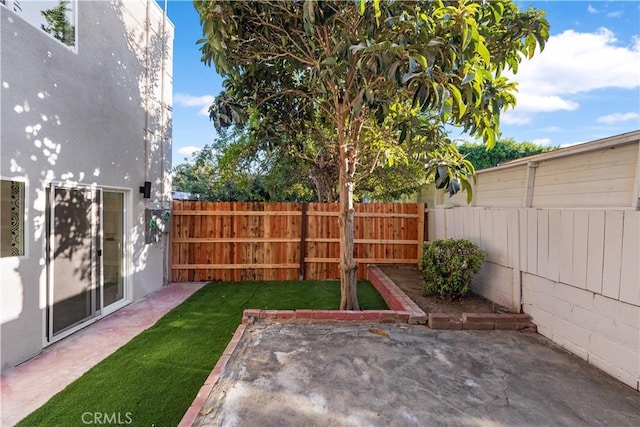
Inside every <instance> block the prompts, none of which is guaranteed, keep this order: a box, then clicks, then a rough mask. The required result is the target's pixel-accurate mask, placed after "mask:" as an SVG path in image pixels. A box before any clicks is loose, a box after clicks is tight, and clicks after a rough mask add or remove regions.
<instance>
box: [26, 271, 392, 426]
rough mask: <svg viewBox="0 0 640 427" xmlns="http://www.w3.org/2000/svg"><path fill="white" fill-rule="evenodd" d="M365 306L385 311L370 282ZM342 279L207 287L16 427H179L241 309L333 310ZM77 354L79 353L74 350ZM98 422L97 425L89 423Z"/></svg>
mask: <svg viewBox="0 0 640 427" xmlns="http://www.w3.org/2000/svg"><path fill="white" fill-rule="evenodd" d="M358 299H359V301H360V305H361V307H362V308H363V309H371V310H372V309H386V304H385V302H384V300H383V299H382V297H381V296H380V295H379V294H378V292H377V291H376V290H375V289H374V288H373V286H372V285H371V284H370V283H368V282H361V283H360V284H359V286H358ZM339 304H340V284H339V282H326V281H305V282H237V283H215V284H209V285H207V286H205V287H203V288H202V289H200V290H198V291H197V292H196V293H194V294H193V295H192V296H191V297H189V298H188V299H187V300H185V301H184V302H183V303H182V304H180V305H179V306H177V307H176V308H174V309H173V310H171V311H170V312H169V313H167V314H166V315H165V316H164V317H162V318H161V319H160V320H158V322H157V323H156V324H155V325H153V326H152V327H150V328H149V329H147V330H145V331H143V332H142V333H141V334H139V335H138V336H136V337H135V338H133V339H132V340H131V341H130V342H129V343H127V344H126V345H124V346H123V347H121V348H120V349H118V350H117V351H116V352H115V353H113V354H112V355H110V356H109V357H107V358H106V359H105V360H103V361H102V362H100V363H99V364H97V365H96V366H94V367H93V368H92V369H91V370H89V371H88V372H87V373H85V374H84V375H83V376H82V377H80V378H79V379H78V380H76V381H75V382H73V383H71V384H70V385H69V386H67V387H66V388H65V389H64V390H62V391H61V392H60V393H58V394H56V395H55V396H53V397H52V398H51V399H50V400H49V401H48V402H47V403H46V404H44V405H43V406H42V407H41V408H39V409H38V410H36V411H34V412H33V413H32V414H30V415H29V416H27V417H26V418H25V419H23V420H22V421H21V422H20V423H19V424H18V425H20V426H44V425H47V426H71V425H82V424H83V418H82V417H83V414H85V413H90V414H91V415H86V414H85V417H88V418H87V420H91V421H94V414H95V413H99V414H106V416H107V417H110V418H109V419H110V420H111V421H112V422H111V424H113V423H117V422H118V419H117V418H116V419H115V421H114V416H113V414H115V417H118V416H119V422H122V423H126V424H130V425H139V426H176V425H177V424H178V423H179V422H180V420H181V419H182V416H183V415H184V413H185V412H186V410H187V409H188V408H189V405H190V404H191V402H192V401H193V399H194V398H195V396H196V394H197V392H198V390H199V389H200V387H201V386H202V384H203V383H204V380H205V379H206V378H207V376H208V375H209V373H210V372H211V370H212V369H213V366H214V365H215V364H216V362H217V361H218V358H219V357H220V355H221V354H222V352H223V351H224V349H225V347H226V346H227V343H228V342H229V341H230V339H231V337H232V336H233V333H234V332H235V330H236V328H237V326H238V324H239V323H240V321H241V320H242V311H243V310H244V309H245V308H262V309H272V310H278V309H280V310H285V309H290V310H291V309H305V308H306V309H337V308H338V306H339ZM79 351H82V350H81V349H79ZM94 422H95V421H94Z"/></svg>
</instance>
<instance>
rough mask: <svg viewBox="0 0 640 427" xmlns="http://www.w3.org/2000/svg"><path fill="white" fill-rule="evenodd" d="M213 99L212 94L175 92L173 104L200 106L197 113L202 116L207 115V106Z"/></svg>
mask: <svg viewBox="0 0 640 427" xmlns="http://www.w3.org/2000/svg"><path fill="white" fill-rule="evenodd" d="M213 100H214V97H213V95H203V96H193V95H188V94H185V93H176V95H175V96H174V97H173V102H174V104H178V105H181V106H183V107H200V110H199V111H198V113H199V114H202V115H203V116H209V106H210V105H211V103H212V102H213Z"/></svg>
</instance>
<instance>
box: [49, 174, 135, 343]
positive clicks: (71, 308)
mask: <svg viewBox="0 0 640 427" xmlns="http://www.w3.org/2000/svg"><path fill="white" fill-rule="evenodd" d="M48 204H49V215H48V221H47V232H48V239H47V242H48V249H49V250H48V263H47V264H48V269H49V275H48V279H49V285H48V288H47V291H48V307H47V309H48V316H47V323H48V327H47V338H48V340H49V341H51V340H55V339H57V338H60V337H62V336H66V335H68V334H69V333H72V332H73V331H75V330H76V329H78V328H80V327H82V326H84V325H85V324H86V323H88V322H90V321H92V320H94V319H95V318H97V317H99V316H101V315H103V314H105V312H108V311H112V310H113V309H115V308H117V306H120V305H122V303H125V302H126V300H125V298H126V287H125V280H124V279H125V265H126V263H125V250H124V248H125V222H124V218H125V216H124V214H125V193H123V192H118V191H111V190H104V189H96V188H77V187H76V188H69V187H62V186H51V188H50V191H49V192H48Z"/></svg>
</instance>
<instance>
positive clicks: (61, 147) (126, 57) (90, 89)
mask: <svg viewBox="0 0 640 427" xmlns="http://www.w3.org/2000/svg"><path fill="white" fill-rule="evenodd" d="M73 6H74V8H75V13H76V15H75V26H76V43H75V47H69V46H66V45H65V44H63V43H62V42H60V41H58V40H55V39H54V38H52V37H51V36H49V35H48V34H46V33H45V32H44V31H42V30H41V29H40V28H37V27H36V26H33V25H31V24H30V23H28V22H27V21H26V20H24V19H23V17H21V16H20V12H14V11H13V10H12V9H11V8H9V7H4V6H0V28H1V33H0V34H1V37H2V39H1V45H2V49H1V58H0V60H1V62H0V65H1V78H0V80H1V82H0V84H1V87H0V94H1V99H2V102H1V116H0V118H1V122H0V138H1V139H0V141H1V142H0V143H1V145H0V147H1V156H0V177H1V178H2V179H3V180H12V181H18V182H22V183H23V184H24V244H25V249H24V254H23V255H20V256H5V257H1V258H0V278H1V279H0V324H1V325H0V334H1V343H0V344H1V345H0V348H1V353H0V359H1V366H2V368H3V369H5V368H7V367H11V366H15V365H16V364H18V363H20V362H22V361H25V360H27V359H28V358H30V357H32V356H34V355H36V354H37V353H39V352H40V351H41V350H42V348H43V347H44V346H46V345H47V344H48V343H49V342H48V339H47V337H46V330H47V303H48V302H47V301H48V300H47V298H48V296H47V280H48V274H49V273H48V270H47V263H48V256H49V255H48V248H47V245H46V241H47V236H48V233H49V232H50V230H49V229H48V228H47V226H46V224H47V215H49V210H48V206H47V205H46V200H47V197H46V194H47V192H48V191H49V188H50V186H51V185H52V184H53V185H61V186H69V187H76V188H82V189H115V190H117V191H119V192H121V193H122V194H123V195H124V209H125V212H124V224H125V231H124V233H125V239H124V245H125V249H124V253H125V254H126V255H125V259H124V262H125V264H126V265H125V266H124V275H125V283H126V295H125V300H126V301H125V302H131V301H135V300H139V299H141V298H143V297H144V296H145V295H147V294H149V293H150V292H152V291H154V290H156V289H158V288H160V287H161V286H162V285H163V280H164V277H163V271H164V270H165V268H166V266H165V265H164V260H165V247H166V236H164V237H163V238H162V239H161V240H160V241H159V242H155V243H151V244H146V243H145V227H146V225H145V209H148V208H162V207H166V208H168V204H169V199H170V190H171V189H170V169H171V107H170V106H171V103H172V99H171V93H172V56H171V55H172V45H173V24H172V23H171V22H170V21H169V20H168V19H166V16H164V15H163V11H162V9H160V7H159V6H158V5H157V4H156V2H155V1H153V0H127V1H114V2H106V1H78V2H73ZM145 181H150V182H151V190H152V191H151V197H150V198H148V199H145V198H143V195H142V194H140V192H139V187H140V186H141V185H143V184H144V182H145ZM103 314H104V313H103ZM79 351H81V349H79Z"/></svg>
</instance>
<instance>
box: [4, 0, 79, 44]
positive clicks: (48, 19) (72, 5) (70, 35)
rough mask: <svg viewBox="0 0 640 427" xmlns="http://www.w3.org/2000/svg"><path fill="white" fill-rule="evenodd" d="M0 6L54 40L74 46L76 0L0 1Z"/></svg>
mask: <svg viewBox="0 0 640 427" xmlns="http://www.w3.org/2000/svg"><path fill="white" fill-rule="evenodd" d="M0 4H3V5H4V6H5V7H7V8H9V9H11V10H13V11H14V12H15V13H16V14H17V15H18V16H20V17H22V18H23V19H24V20H25V21H27V22H28V23H30V24H31V25H33V26H34V27H36V28H39V29H41V30H43V31H44V32H45V33H47V34H49V35H50V36H51V37H53V38H54V39H56V40H60V41H61V42H62V43H64V44H66V45H67V46H70V47H75V45H76V25H75V22H76V0H0Z"/></svg>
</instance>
